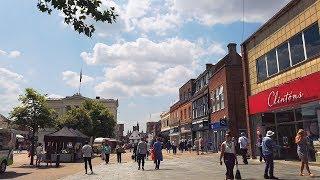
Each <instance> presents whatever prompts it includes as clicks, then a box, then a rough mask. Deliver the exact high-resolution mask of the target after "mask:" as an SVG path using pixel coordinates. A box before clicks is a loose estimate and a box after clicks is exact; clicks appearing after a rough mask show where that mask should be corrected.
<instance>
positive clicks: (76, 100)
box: [47, 94, 119, 122]
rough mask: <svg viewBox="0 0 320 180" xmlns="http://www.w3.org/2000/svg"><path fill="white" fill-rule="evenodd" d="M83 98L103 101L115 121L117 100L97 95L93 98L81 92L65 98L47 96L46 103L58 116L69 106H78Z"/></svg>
mask: <svg viewBox="0 0 320 180" xmlns="http://www.w3.org/2000/svg"><path fill="white" fill-rule="evenodd" d="M85 100H96V101H99V102H101V103H103V104H104V105H105V106H106V107H107V108H108V110H109V111H110V113H111V114H112V115H113V116H114V118H115V121H116V122H117V112H118V106H119V103H118V100H114V99H103V98H100V97H99V96H97V97H96V98H95V99H90V98H87V97H84V96H82V95H81V94H74V95H73V96H67V97H65V98H48V99H47V104H48V106H49V107H50V108H52V109H54V110H55V111H56V112H57V113H58V115H59V116H60V115H62V114H64V113H65V112H66V111H67V110H69V109H71V108H75V107H80V106H81V104H82V103H83V102H84V101H85Z"/></svg>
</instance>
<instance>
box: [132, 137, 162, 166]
mask: <svg viewBox="0 0 320 180" xmlns="http://www.w3.org/2000/svg"><path fill="white" fill-rule="evenodd" d="M134 153H135V154H136V156H137V162H138V170H140V169H141V168H142V170H144V164H145V159H146V157H147V155H148V154H151V159H152V160H153V161H154V164H155V169H156V170H158V169H159V168H160V162H161V161H163V156H162V142H161V141H160V138H159V137H158V138H156V141H154V142H153V143H152V144H151V146H150V149H149V148H148V144H147V142H146V141H145V139H141V140H140V141H139V143H138V144H137V148H136V150H135V151H134ZM141 166H142V167H141Z"/></svg>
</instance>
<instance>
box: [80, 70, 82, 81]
mask: <svg viewBox="0 0 320 180" xmlns="http://www.w3.org/2000/svg"><path fill="white" fill-rule="evenodd" d="M81 80H82V68H81V71H80V82H81Z"/></svg>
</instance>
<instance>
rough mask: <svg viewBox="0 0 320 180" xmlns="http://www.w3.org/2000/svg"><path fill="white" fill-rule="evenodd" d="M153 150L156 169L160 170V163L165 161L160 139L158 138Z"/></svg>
mask: <svg viewBox="0 0 320 180" xmlns="http://www.w3.org/2000/svg"><path fill="white" fill-rule="evenodd" d="M153 149H154V156H155V160H154V163H155V164H156V167H155V169H156V170H157V169H159V168H160V162H161V161H163V156H162V146H161V142H160V137H158V138H157V141H156V142H155V143H154V145H153Z"/></svg>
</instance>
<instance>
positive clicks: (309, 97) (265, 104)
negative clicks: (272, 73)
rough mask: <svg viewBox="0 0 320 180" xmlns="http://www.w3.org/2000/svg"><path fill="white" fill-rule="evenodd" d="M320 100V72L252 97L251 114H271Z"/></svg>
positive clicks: (250, 100)
mask: <svg viewBox="0 0 320 180" xmlns="http://www.w3.org/2000/svg"><path fill="white" fill-rule="evenodd" d="M318 99H320V72H317V73H314V74H311V75H308V76H305V77H302V78H298V79H295V80H293V81H290V82H288V83H285V84H283V85H280V86H276V87H273V88H270V89H268V90H265V91H262V92H260V93H258V94H256V95H253V96H250V97H249V99H248V100H249V114H257V113H262V112H270V111H272V110H276V109H281V108H285V107H290V106H295V105H298V104H301V103H306V102H309V101H313V100H318Z"/></svg>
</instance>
